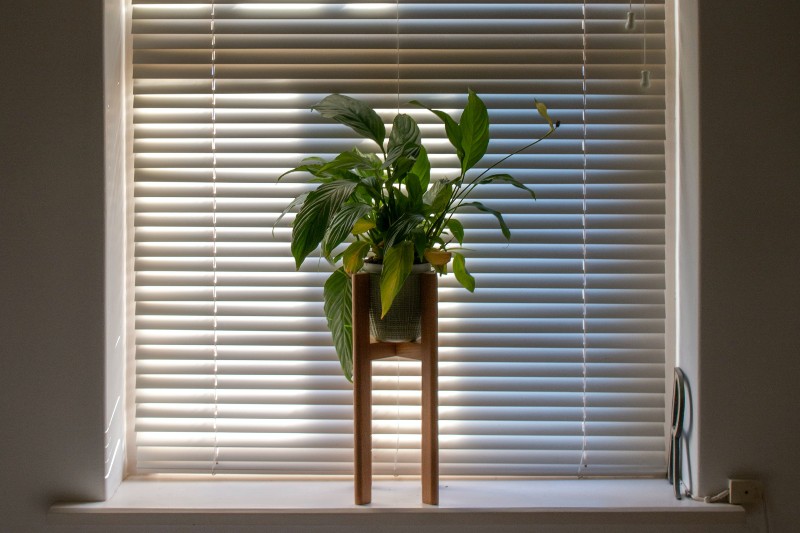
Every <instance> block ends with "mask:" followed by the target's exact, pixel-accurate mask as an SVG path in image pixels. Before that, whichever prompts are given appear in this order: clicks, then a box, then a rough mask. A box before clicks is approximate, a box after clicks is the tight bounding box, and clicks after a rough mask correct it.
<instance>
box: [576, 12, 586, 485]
mask: <svg viewBox="0 0 800 533" xmlns="http://www.w3.org/2000/svg"><path fill="white" fill-rule="evenodd" d="M586 20H587V18H586V0H584V1H583V21H582V25H583V65H582V66H581V73H582V77H583V79H582V80H581V81H582V83H581V87H582V92H583V109H582V113H581V118H582V122H583V138H582V139H581V150H582V152H583V169H582V172H581V178H582V179H581V181H582V183H581V186H582V193H583V204H582V214H581V234H582V237H583V239H582V246H581V253H582V258H581V271H582V279H581V285H582V286H581V302H582V305H581V388H582V391H581V404H582V405H581V457H580V462H579V464H578V477H579V478H580V477H583V473H584V472H585V471H586V468H587V466H588V465H587V459H588V458H587V445H588V441H587V437H586V419H587V402H586V378H587V366H586V348H587V346H586V343H587V338H586V333H587V331H586V314H587V313H586V311H587V310H586V285H587V279H586V210H587V205H586V167H587V154H586V136H587V124H586V105H587V102H586V92H587V87H586V46H587V43H586Z"/></svg>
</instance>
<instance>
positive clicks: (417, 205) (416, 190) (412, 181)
mask: <svg viewBox="0 0 800 533" xmlns="http://www.w3.org/2000/svg"><path fill="white" fill-rule="evenodd" d="M404 183H405V185H406V192H408V201H409V206H408V208H409V210H411V211H421V210H422V194H423V193H424V192H425V189H423V188H422V185H421V184H420V180H419V176H417V175H416V174H414V173H410V174H408V175H407V176H406V179H405V182H404Z"/></svg>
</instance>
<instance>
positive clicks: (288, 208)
mask: <svg viewBox="0 0 800 533" xmlns="http://www.w3.org/2000/svg"><path fill="white" fill-rule="evenodd" d="M309 194H310V193H307V192H304V193H302V194H300V195H298V197H297V198H295V199H294V200H292V201H291V203H290V204H289V205H287V206H286V208H285V209H284V210H283V211H281V214H280V215H279V216H278V218H277V219H275V223H274V224H273V225H272V236H273V237H274V236H275V228H276V227H277V226H278V222H280V221H281V219H283V217H285V216H286V214H287V213H288V212H289V211H291V210H292V209H294V208H295V207H297V206H298V205H300V204H302V203H303V202H305V201H306V198H307V197H308V195H309Z"/></svg>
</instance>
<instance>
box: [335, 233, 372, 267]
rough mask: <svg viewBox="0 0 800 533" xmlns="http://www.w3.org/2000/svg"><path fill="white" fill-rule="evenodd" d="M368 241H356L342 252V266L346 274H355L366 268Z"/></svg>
mask: <svg viewBox="0 0 800 533" xmlns="http://www.w3.org/2000/svg"><path fill="white" fill-rule="evenodd" d="M369 247H370V244H369V242H368V241H356V242H354V243H352V244H351V245H350V246H348V247H347V249H346V250H345V251H344V252H342V264H343V266H344V270H345V272H347V273H348V274H355V273H356V272H358V271H359V270H361V267H363V266H364V257H365V256H366V255H367V252H368V251H369Z"/></svg>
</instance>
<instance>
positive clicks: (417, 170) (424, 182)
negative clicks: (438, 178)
mask: <svg viewBox="0 0 800 533" xmlns="http://www.w3.org/2000/svg"><path fill="white" fill-rule="evenodd" d="M408 172H409V174H414V175H416V176H417V177H418V178H419V186H420V188H421V189H422V191H423V192H424V191H426V190H428V185H429V184H430V182H431V162H430V160H429V159H428V151H427V150H425V147H424V146H422V145H420V146H419V154H417V160H416V161H414V166H413V167H411V170H409V171H408Z"/></svg>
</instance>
